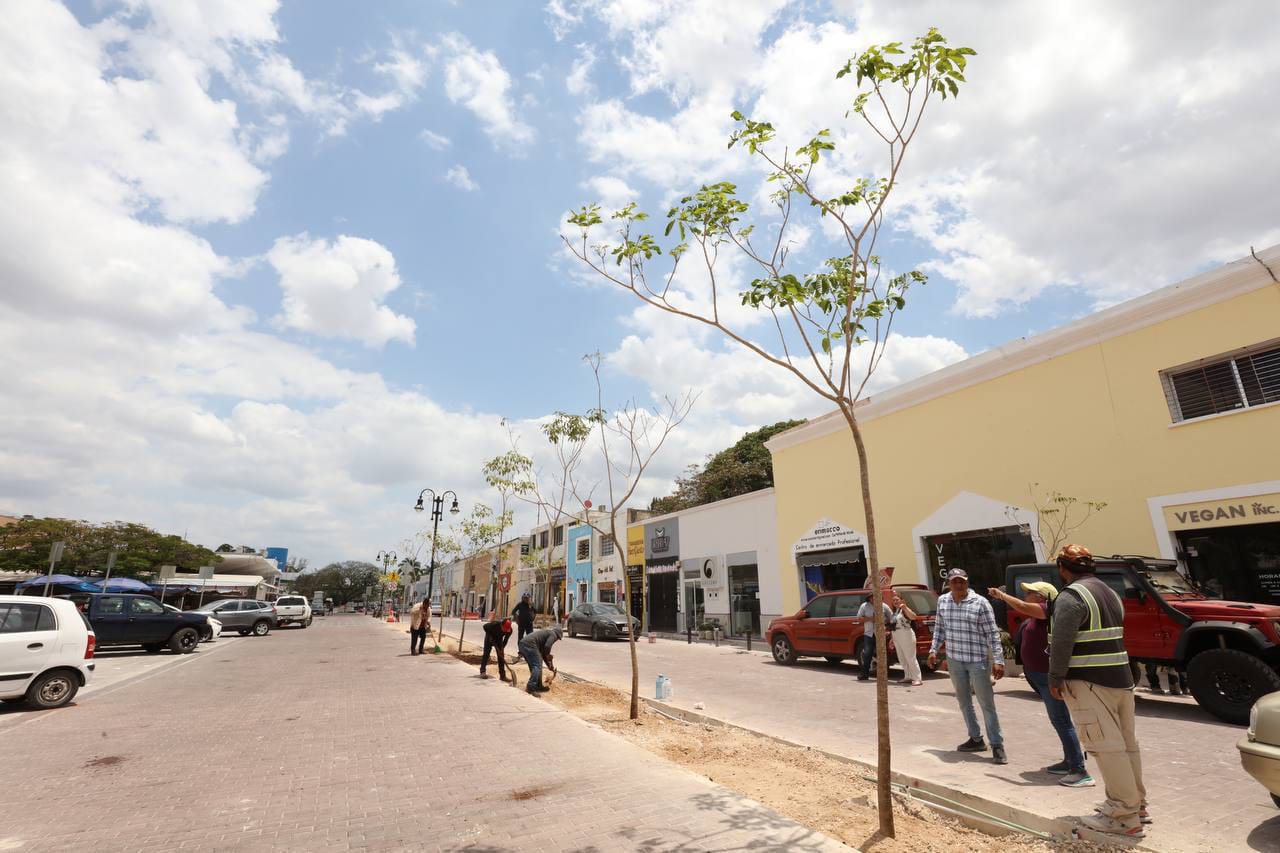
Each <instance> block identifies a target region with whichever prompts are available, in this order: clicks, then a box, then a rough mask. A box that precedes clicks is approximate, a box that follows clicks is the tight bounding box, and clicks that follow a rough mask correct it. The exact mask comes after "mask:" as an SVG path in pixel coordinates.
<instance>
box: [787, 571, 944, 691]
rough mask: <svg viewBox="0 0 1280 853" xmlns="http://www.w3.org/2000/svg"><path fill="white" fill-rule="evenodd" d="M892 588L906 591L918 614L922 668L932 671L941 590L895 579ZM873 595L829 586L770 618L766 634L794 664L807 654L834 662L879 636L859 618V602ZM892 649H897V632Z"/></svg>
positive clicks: (906, 598)
mask: <svg viewBox="0 0 1280 853" xmlns="http://www.w3.org/2000/svg"><path fill="white" fill-rule="evenodd" d="M892 589H893V591H894V592H896V593H897V594H898V595H900V596H902V599H903V600H904V601H906V603H907V606H908V607H910V608H911V610H912V611H913V612H914V613H915V614H916V618H915V624H914V625H913V627H914V628H915V632H916V647H915V649H914V650H913V653H914V654H915V656H916V658H917V659H919V660H920V662H921V663H920V666H921V671H922V672H924V671H927V669H928V667H927V666H926V665H925V659H926V658H927V657H928V656H929V645H930V644H931V643H932V642H933V623H934V620H935V619H936V618H937V614H938V596H937V594H936V593H934V591H933V590H931V589H929V588H928V587H927V586H924V585H922V584H894V585H893V587H892ZM871 596H872V590H870V589H842V590H838V591H836V592H825V593H822V594H820V595H815V596H814V597H813V598H811V599H809V601H808V603H807V604H805V606H804V607H803V608H802V609H800V610H798V611H796V612H795V613H794V614H792V615H791V616H782V617H779V618H777V619H774V620H773V621H772V622H770V623H769V628H768V630H767V631H765V640H766V642H768V643H769V649H770V650H771V651H772V652H773V659H774V660H775V661H777V662H778V663H780V664H784V665H786V664H792V663H795V662H796V661H797V660H798V659H800V658H802V657H822V658H826V659H827V660H828V661H829V662H831V663H839V662H840V661H842V660H845V659H846V658H855V659H856V658H857V657H858V655H859V654H860V652H861V650H862V644H863V643H864V642H875V640H874V638H873V637H872V636H871V633H872V632H870V631H867V632H866V634H867V636H864V635H863V634H864V632H863V624H862V622H861V621H859V620H858V619H857V615H858V608H860V607H861V606H862V603H863V602H864V601H868V600H869V599H870V598H871ZM888 639H889V649H890V651H896V649H895V648H894V644H893V640H892V638H888Z"/></svg>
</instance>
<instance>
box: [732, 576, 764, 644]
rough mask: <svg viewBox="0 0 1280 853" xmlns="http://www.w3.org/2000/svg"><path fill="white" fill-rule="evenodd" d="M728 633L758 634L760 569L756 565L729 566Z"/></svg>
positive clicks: (738, 635) (741, 634) (740, 634)
mask: <svg viewBox="0 0 1280 853" xmlns="http://www.w3.org/2000/svg"><path fill="white" fill-rule="evenodd" d="M729 621H730V625H729V633H731V634H733V635H734V636H735V637H745V636H746V635H747V634H752V635H753V636H759V635H760V571H759V569H758V568H757V567H756V566H730V567H729Z"/></svg>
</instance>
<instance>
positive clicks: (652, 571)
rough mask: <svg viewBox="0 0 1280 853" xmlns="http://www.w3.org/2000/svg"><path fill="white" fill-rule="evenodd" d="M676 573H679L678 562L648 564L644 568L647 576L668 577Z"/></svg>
mask: <svg viewBox="0 0 1280 853" xmlns="http://www.w3.org/2000/svg"><path fill="white" fill-rule="evenodd" d="M678 571H680V561H679V560H672V561H671V562H669V563H650V564H649V565H648V566H646V567H645V574H648V575H668V574H671V573H673V572H678Z"/></svg>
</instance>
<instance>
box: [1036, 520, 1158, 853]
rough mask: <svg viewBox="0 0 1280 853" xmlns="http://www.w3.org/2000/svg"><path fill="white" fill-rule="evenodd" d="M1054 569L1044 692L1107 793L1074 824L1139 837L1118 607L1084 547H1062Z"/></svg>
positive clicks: (1142, 797) (1141, 815)
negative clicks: (1056, 589)
mask: <svg viewBox="0 0 1280 853" xmlns="http://www.w3.org/2000/svg"><path fill="white" fill-rule="evenodd" d="M1057 563H1058V574H1059V575H1060V576H1061V578H1062V583H1063V586H1064V589H1063V590H1062V592H1061V593H1059V594H1058V597H1057V600H1056V601H1055V602H1054V605H1053V613H1052V618H1051V619H1050V620H1049V635H1050V640H1049V692H1050V694H1052V695H1053V697H1054V698H1056V699H1062V700H1064V701H1065V702H1066V703H1067V707H1068V708H1069V709H1070V710H1071V717H1072V719H1074V720H1075V722H1076V725H1077V726H1079V729H1078V731H1079V733H1080V741H1081V743H1082V744H1083V745H1084V747H1085V749H1087V750H1089V752H1091V753H1093V757H1094V760H1095V761H1097V762H1098V769H1099V770H1100V771H1101V773H1102V782H1103V784H1104V785H1105V787H1106V792H1107V798H1106V799H1105V800H1104V801H1103V802H1102V804H1101V805H1100V806H1098V808H1097V814H1094V815H1090V816H1088V817H1085V818H1081V819H1080V823H1081V824H1082V825H1084V826H1085V827H1087V828H1089V829H1092V830H1094V831H1095V832H1104V833H1110V834H1114V835H1120V836H1124V837H1126V838H1142V837H1144V836H1145V835H1146V832H1145V831H1144V830H1143V826H1142V824H1143V823H1144V822H1146V820H1147V819H1148V818H1147V814H1146V805H1147V791H1146V788H1145V787H1144V786H1143V784H1142V755H1141V753H1140V752H1139V751H1138V736H1137V733H1136V731H1135V730H1134V703H1133V674H1132V673H1131V672H1130V671H1129V655H1128V654H1127V653H1126V652H1125V648H1124V602H1123V601H1121V600H1120V596H1118V595H1116V594H1115V592H1114V591H1113V590H1112V589H1111V587H1109V586H1107V585H1106V584H1105V583H1104V582H1103V581H1101V580H1100V579H1099V578H1098V577H1097V575H1096V574H1095V567H1094V564H1093V555H1092V554H1090V553H1089V549H1088V548H1085V547H1084V546H1082V545H1066V546H1064V547H1063V549H1062V550H1061V551H1059V552H1058V557H1057Z"/></svg>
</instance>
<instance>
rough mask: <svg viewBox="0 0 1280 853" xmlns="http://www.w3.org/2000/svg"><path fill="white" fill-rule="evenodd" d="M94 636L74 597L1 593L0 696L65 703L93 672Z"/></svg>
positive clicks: (37, 703) (42, 704)
mask: <svg viewBox="0 0 1280 853" xmlns="http://www.w3.org/2000/svg"><path fill="white" fill-rule="evenodd" d="M96 639H97V638H96V637H95V636H94V633H93V628H92V627H91V626H90V625H89V621H88V620H87V619H85V618H84V616H82V615H81V613H80V611H79V610H77V609H76V605H75V602H74V601H68V600H67V599H65V598H44V597H42V596H35V595H0V701H4V702H6V703H16V702H26V703H27V704H28V705H30V706H31V707H33V708H60V707H62V706H63V705H65V704H67V703H68V702H70V701H71V700H72V699H74V698H75V695H76V692H77V691H79V690H80V688H81V687H84V686H85V685H86V684H88V683H89V679H90V678H91V677H92V676H93V668H94V663H93V647H94V644H95V642H96Z"/></svg>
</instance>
